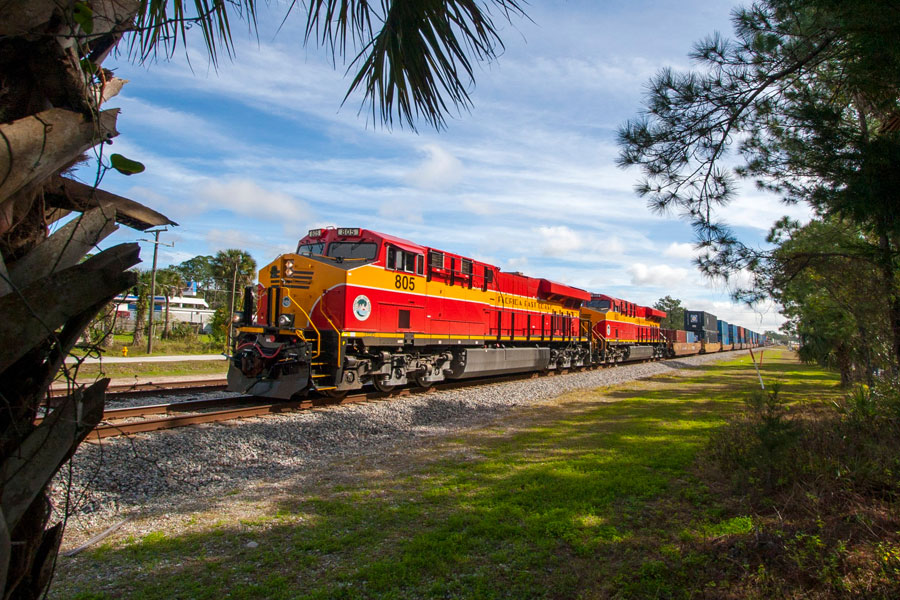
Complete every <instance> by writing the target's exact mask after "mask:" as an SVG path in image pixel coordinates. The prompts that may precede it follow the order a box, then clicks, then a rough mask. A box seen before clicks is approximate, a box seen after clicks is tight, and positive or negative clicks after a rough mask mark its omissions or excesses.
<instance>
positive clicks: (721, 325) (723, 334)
mask: <svg viewBox="0 0 900 600" xmlns="http://www.w3.org/2000/svg"><path fill="white" fill-rule="evenodd" d="M717 326H718V330H719V340H720V341H721V342H722V345H723V346H730V345H731V335H730V334H729V328H730V325H729V324H728V323H726V322H725V321H722V320H720V321H719V322H718V323H717Z"/></svg>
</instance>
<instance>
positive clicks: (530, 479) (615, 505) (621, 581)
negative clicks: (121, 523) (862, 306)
mask: <svg viewBox="0 0 900 600" xmlns="http://www.w3.org/2000/svg"><path fill="white" fill-rule="evenodd" d="M763 371H764V377H765V378H766V379H767V381H772V380H774V379H776V378H777V379H778V380H779V381H781V383H782V386H783V388H782V389H783V391H782V394H783V395H784V396H785V397H786V398H789V399H790V398H793V399H794V400H799V399H800V398H802V397H803V396H804V395H806V394H809V393H810V392H814V391H824V393H825V394H829V393H832V392H833V389H834V383H835V381H834V378H833V377H831V376H830V375H827V374H825V373H823V372H822V371H819V370H816V369H813V368H809V367H805V366H802V365H798V364H797V363H796V362H794V361H792V360H788V359H786V358H783V357H782V358H780V359H777V360H776V359H775V357H774V353H773V352H771V351H767V352H766V361H765V363H764V365H763ZM755 381H756V373H755V371H754V370H753V367H752V366H751V365H750V363H749V359H742V360H739V361H732V362H730V363H727V364H720V365H716V366H708V367H702V368H697V369H696V374H695V375H693V376H691V377H687V378H675V377H659V378H655V379H653V380H650V381H645V382H635V383H630V384H627V385H624V386H620V387H616V388H610V389H601V390H596V391H580V392H575V393H570V394H567V395H566V396H564V397H562V398H561V399H559V400H558V401H555V402H551V403H547V404H546V405H543V406H541V407H539V408H536V409H528V410H523V411H520V412H518V413H517V414H516V415H514V416H512V417H510V418H508V419H505V420H503V421H502V422H498V423H497V424H495V425H494V426H492V427H489V428H485V429H481V430H477V431H474V432H472V433H470V434H466V435H464V436H461V437H459V438H457V439H452V440H446V441H444V442H442V443H441V444H440V445H439V446H438V447H434V448H430V449H427V450H423V451H421V452H417V453H415V454H413V455H412V456H395V457H389V458H383V459H381V460H380V461H379V460H376V459H373V460H374V461H375V462H374V463H372V464H368V463H366V464H363V465H361V466H357V465H355V464H353V465H351V464H348V465H347V469H348V472H347V473H343V474H341V476H340V477H334V478H332V480H331V481H332V482H331V483H328V481H329V480H328V479H326V482H325V483H322V484H320V485H318V486H316V487H315V488H302V489H294V490H292V491H291V492H290V493H287V494H284V493H282V494H281V495H280V496H278V497H277V498H273V499H267V498H264V497H263V498H250V499H248V498H247V497H246V496H244V497H242V496H227V497H223V498H222V499H221V501H222V502H223V503H230V502H241V501H242V502H244V503H246V504H247V507H245V510H247V511H249V512H251V513H252V514H253V516H252V517H251V518H243V519H240V520H226V519H222V518H220V517H221V515H219V514H218V513H217V512H215V511H210V512H208V513H195V514H192V515H190V523H189V524H186V525H184V526H183V527H182V528H180V529H178V528H176V530H171V529H167V531H165V532H163V531H159V532H154V533H151V534H149V535H147V536H145V537H143V538H140V539H124V540H116V541H112V542H108V543H107V544H105V545H104V546H101V547H100V548H98V549H95V550H92V551H89V552H86V553H85V554H84V555H82V556H80V557H77V558H75V559H68V560H66V559H63V560H62V561H61V566H60V572H59V574H58V576H57V579H56V583H55V589H54V597H58V598H63V597H75V598H113V597H115V598H120V597H128V598H211V599H213V598H215V599H218V598H311V599H312V598H322V599H324V598H419V597H423V598H444V597H450V598H473V599H474V598H478V599H482V598H488V599H490V598H511V599H513V598H515V599H521V598H605V597H610V596H615V597H621V598H648V597H662V598H681V597H684V598H687V597H694V596H699V595H703V594H712V595H715V590H716V589H717V588H716V586H723V585H727V584H728V582H727V581H719V580H718V575H719V572H718V570H717V568H716V565H717V558H716V553H715V551H714V549H712V550H708V551H705V550H703V549H702V548H703V546H702V544H701V545H698V540H699V541H701V542H702V541H709V540H713V541H714V540H718V539H721V538H723V537H724V538H728V537H729V536H737V535H743V534H747V533H748V532H749V531H751V530H752V529H753V527H754V523H753V519H752V518H751V517H750V516H749V515H737V516H735V515H733V514H729V512H728V511H727V510H726V507H725V506H724V505H723V504H721V503H720V502H719V500H718V499H717V497H716V495H715V494H714V493H713V492H712V491H711V490H710V489H709V488H708V487H707V485H706V484H704V483H703V482H702V481H701V480H700V479H699V478H698V476H697V475H695V472H696V470H695V468H694V467H695V465H696V459H697V455H698V452H700V451H701V449H702V448H704V446H705V445H706V443H707V441H708V439H709V436H710V434H711V433H712V432H713V431H715V430H716V429H717V428H719V427H721V426H722V425H723V424H724V423H725V420H726V418H727V417H728V416H729V415H731V414H733V412H734V411H735V410H736V409H738V408H739V407H740V406H741V403H742V398H743V396H744V395H746V394H747V393H748V391H749V390H751V389H752V387H753V386H754V385H755ZM248 507H249V508H248ZM250 541H253V542H256V543H257V544H258V546H257V547H252V548H251V547H248V546H247V543H248V542H250ZM698 548H700V550H698ZM107 570H112V571H113V573H114V575H113V576H112V577H111V578H110V579H107V580H97V579H92V578H91V577H90V575H89V574H90V573H91V572H103V571H107Z"/></svg>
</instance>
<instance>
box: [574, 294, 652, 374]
mask: <svg viewBox="0 0 900 600" xmlns="http://www.w3.org/2000/svg"><path fill="white" fill-rule="evenodd" d="M581 312H582V315H584V316H586V317H587V318H589V319H590V321H591V331H592V333H593V336H594V339H595V346H596V353H595V354H596V355H597V356H598V358H599V359H600V360H601V361H602V362H624V361H628V360H646V359H651V358H663V357H664V356H665V355H666V348H667V342H666V339H665V338H664V337H663V336H662V335H661V333H660V323H661V322H662V320H663V319H665V318H666V313H664V312H663V311H661V310H657V309H655V308H650V307H648V306H640V305H638V304H635V303H633V302H628V301H627V300H621V299H619V298H613V297H611V296H606V295H603V294H592V295H591V299H590V301H589V302H588V303H587V304H585V305H584V306H583V307H582V309H581Z"/></svg>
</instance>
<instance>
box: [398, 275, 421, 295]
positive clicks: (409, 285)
mask: <svg viewBox="0 0 900 600" xmlns="http://www.w3.org/2000/svg"><path fill="white" fill-rule="evenodd" d="M394 287H395V288H397V289H398V290H409V291H413V290H414V289H416V280H415V279H413V278H412V277H407V276H406V275H397V278H396V279H394Z"/></svg>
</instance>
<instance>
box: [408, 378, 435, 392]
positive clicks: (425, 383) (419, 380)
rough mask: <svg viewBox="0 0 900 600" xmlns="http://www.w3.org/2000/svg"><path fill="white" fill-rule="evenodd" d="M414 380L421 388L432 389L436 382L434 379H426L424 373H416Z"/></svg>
mask: <svg viewBox="0 0 900 600" xmlns="http://www.w3.org/2000/svg"><path fill="white" fill-rule="evenodd" d="M413 381H414V382H415V384H416V387H417V388H419V389H420V390H430V389H433V388H434V382H433V381H425V376H424V375H418V374H417V375H414V376H413Z"/></svg>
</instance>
